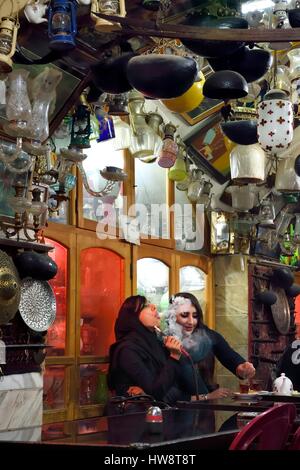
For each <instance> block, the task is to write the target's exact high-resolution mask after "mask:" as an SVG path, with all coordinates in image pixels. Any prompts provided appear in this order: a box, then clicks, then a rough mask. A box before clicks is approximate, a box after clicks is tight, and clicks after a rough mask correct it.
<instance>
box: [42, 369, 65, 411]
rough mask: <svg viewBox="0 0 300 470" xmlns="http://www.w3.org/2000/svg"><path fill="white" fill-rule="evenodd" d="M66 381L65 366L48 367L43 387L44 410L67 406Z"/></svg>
mask: <svg viewBox="0 0 300 470" xmlns="http://www.w3.org/2000/svg"><path fill="white" fill-rule="evenodd" d="M64 383H65V367H64V366H49V367H46V371H45V374H44V389H43V405H44V410H53V409H63V408H64V407H65V396H64Z"/></svg>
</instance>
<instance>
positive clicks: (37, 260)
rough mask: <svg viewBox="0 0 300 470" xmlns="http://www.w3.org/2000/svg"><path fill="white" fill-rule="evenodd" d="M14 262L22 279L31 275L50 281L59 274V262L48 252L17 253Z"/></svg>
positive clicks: (40, 279) (33, 277)
mask: <svg viewBox="0 0 300 470" xmlns="http://www.w3.org/2000/svg"><path fill="white" fill-rule="evenodd" d="M14 263H15V265H16V267H17V270H18V271H19V275H20V277H21V279H24V278H26V277H31V278H32V279H37V280H39V281H49V280H50V279H52V278H53V277H54V276H55V275H56V274H57V269H58V268H57V264H56V263H55V261H54V260H53V259H52V258H50V256H48V255H47V254H42V253H36V252H35V251H24V252H23V253H20V254H19V255H17V256H16V257H15V259H14Z"/></svg>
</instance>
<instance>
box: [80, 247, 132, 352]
mask: <svg viewBox="0 0 300 470" xmlns="http://www.w3.org/2000/svg"><path fill="white" fill-rule="evenodd" d="M123 300H124V259H123V258H122V257H121V256H120V255H118V254H117V253H114V252H113V251H110V250H106V249H103V248H87V249H85V250H82V252H81V254H80V313H81V321H80V324H81V331H80V354H81V355H82V356H86V355H97V356H107V355H108V350H109V346H110V345H111V343H113V342H114V341H115V336H114V323H115V319H116V317H117V314H118V311H119V308H120V306H121V304H122V302H123Z"/></svg>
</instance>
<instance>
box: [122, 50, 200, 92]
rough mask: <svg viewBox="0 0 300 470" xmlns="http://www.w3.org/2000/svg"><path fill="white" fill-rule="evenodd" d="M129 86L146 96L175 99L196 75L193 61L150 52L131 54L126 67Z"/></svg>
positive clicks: (185, 89)
mask: <svg viewBox="0 0 300 470" xmlns="http://www.w3.org/2000/svg"><path fill="white" fill-rule="evenodd" d="M127 76H128V80H129V82H130V84H131V86H132V87H133V88H135V89H136V90H138V91H140V92H141V93H143V95H145V96H147V97H150V98H157V99H169V98H176V97H177V96H181V95H182V94H183V93H185V92H186V91H187V90H188V89H189V88H190V87H191V86H192V84H193V83H194V81H195V79H196V77H197V63H196V61H195V60H194V59H192V58H190V57H181V56H175V55H165V54H150V55H146V56H145V55H144V56H137V57H133V58H132V59H130V60H129V62H128V66H127Z"/></svg>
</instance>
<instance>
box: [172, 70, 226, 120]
mask: <svg viewBox="0 0 300 470" xmlns="http://www.w3.org/2000/svg"><path fill="white" fill-rule="evenodd" d="M201 72H202V73H203V75H204V77H205V78H208V77H209V76H210V75H211V74H212V73H214V71H213V69H212V68H211V66H210V65H209V64H207V65H205V67H202V69H201ZM222 106H224V101H222V100H212V99H211V98H204V100H203V101H202V103H200V104H199V106H197V107H196V108H195V109H192V111H189V112H187V113H181V114H180V116H182V117H183V119H184V120H185V121H186V122H188V123H189V124H190V125H191V126H193V125H194V124H197V123H198V122H200V121H203V120H204V119H206V118H208V117H209V116H211V115H212V114H216V113H217V112H218V111H220V109H221V108H222Z"/></svg>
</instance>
